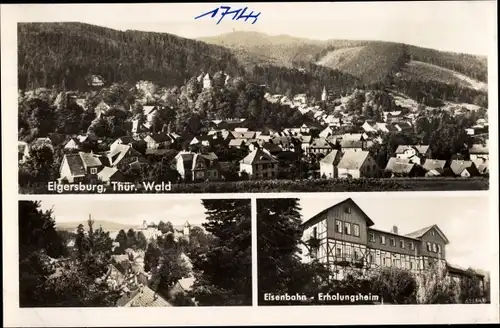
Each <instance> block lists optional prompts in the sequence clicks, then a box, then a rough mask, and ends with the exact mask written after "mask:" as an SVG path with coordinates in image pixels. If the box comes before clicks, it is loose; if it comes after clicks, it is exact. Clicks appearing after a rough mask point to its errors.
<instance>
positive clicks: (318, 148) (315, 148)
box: [309, 138, 332, 154]
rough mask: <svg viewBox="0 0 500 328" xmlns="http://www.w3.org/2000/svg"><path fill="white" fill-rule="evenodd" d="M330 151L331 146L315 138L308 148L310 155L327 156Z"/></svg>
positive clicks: (322, 139)
mask: <svg viewBox="0 0 500 328" xmlns="http://www.w3.org/2000/svg"><path fill="white" fill-rule="evenodd" d="M331 150H332V145H331V144H330V143H329V142H328V141H326V140H325V139H324V138H315V139H313V140H312V142H311V145H310V146H309V153H310V154H327V153H329V152H330V151H331Z"/></svg>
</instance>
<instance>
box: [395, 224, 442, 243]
mask: <svg viewBox="0 0 500 328" xmlns="http://www.w3.org/2000/svg"><path fill="white" fill-rule="evenodd" d="M432 229H435V230H436V231H437V233H438V234H439V235H440V236H441V238H443V240H444V242H445V243H446V244H448V243H449V240H448V238H446V236H445V235H444V233H443V232H442V231H441V229H439V227H438V226H437V225H435V224H433V225H431V226H428V227H425V228H422V229H419V230H417V231H414V232H411V233H408V234H406V235H405V236H407V237H410V238H417V239H418V238H422V236H423V235H425V234H426V233H427V232H429V231H430V230H432Z"/></svg>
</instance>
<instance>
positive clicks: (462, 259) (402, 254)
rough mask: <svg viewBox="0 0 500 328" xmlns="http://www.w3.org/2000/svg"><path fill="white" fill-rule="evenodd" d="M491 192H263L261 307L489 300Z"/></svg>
mask: <svg viewBox="0 0 500 328" xmlns="http://www.w3.org/2000/svg"><path fill="white" fill-rule="evenodd" d="M488 208H489V205H488V197H487V194H485V193H480V194H477V193H476V194H473V195H468V196H431V195H429V196H418V197H417V196H412V197H404V198H402V197H397V196H386V197H383V198H382V197H373V196H357V197H352V198H351V197H349V198H346V197H342V196H339V195H335V196H330V197H325V198H316V197H315V198H301V199H296V198H269V199H257V238H258V253H257V256H258V260H257V266H258V295H259V298H258V301H259V305H356V304H365V305H366V304H378V305H381V304H382V305H383V304H419V305H425V304H483V303H489V302H490V272H491V270H493V269H494V267H493V266H492V264H491V262H490V260H491V258H490V256H489V250H490V240H489V229H488Z"/></svg>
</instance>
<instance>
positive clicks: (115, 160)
mask: <svg viewBox="0 0 500 328" xmlns="http://www.w3.org/2000/svg"><path fill="white" fill-rule="evenodd" d="M106 158H107V160H108V161H109V166H110V167H116V166H117V165H130V166H140V165H143V164H145V163H147V162H146V161H145V159H144V157H143V156H142V154H141V153H139V152H138V151H137V150H135V149H134V148H133V147H132V146H130V145H124V144H116V145H115V146H114V147H113V148H110V150H109V151H108V152H107V153H106Z"/></svg>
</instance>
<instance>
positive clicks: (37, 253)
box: [19, 196, 252, 308]
mask: <svg viewBox="0 0 500 328" xmlns="http://www.w3.org/2000/svg"><path fill="white" fill-rule="evenodd" d="M134 198H135V199H123V198H120V199H114V200H110V199H103V198H101V197H91V198H82V197H78V198H68V197H64V198H61V197H57V196H51V197H39V199H37V200H22V201H19V305H20V307H22V308H27V307H28V308H29V307H170V306H251V305H252V268H251V267H252V254H251V204H250V199H191V198H189V199H186V198H183V199H173V198H168V199H165V198H156V197H155V198H149V199H146V198H139V197H134Z"/></svg>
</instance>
